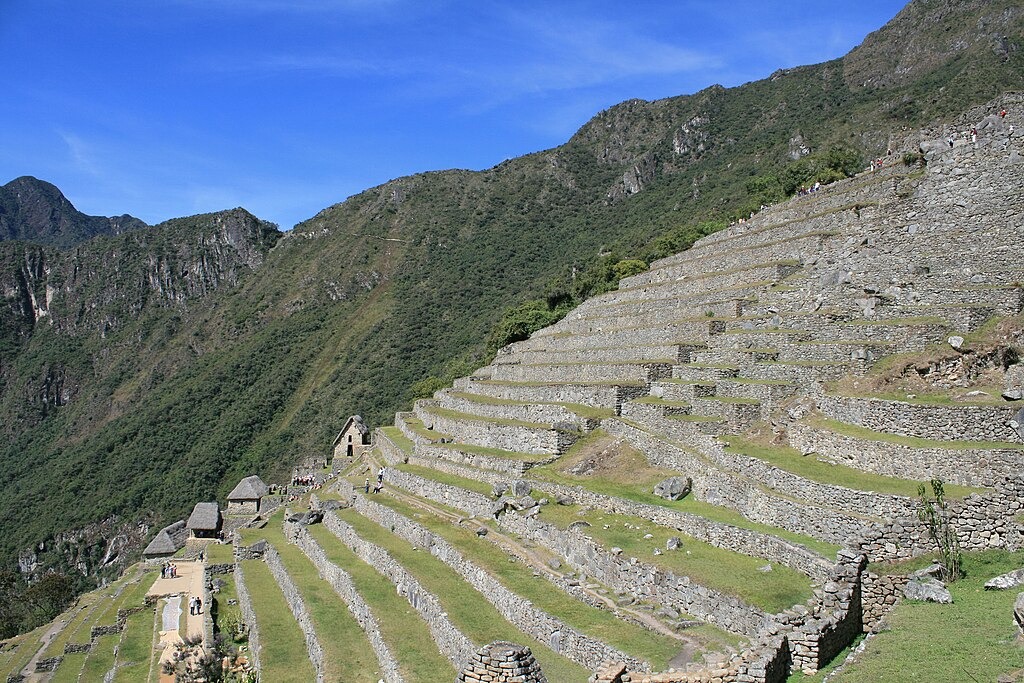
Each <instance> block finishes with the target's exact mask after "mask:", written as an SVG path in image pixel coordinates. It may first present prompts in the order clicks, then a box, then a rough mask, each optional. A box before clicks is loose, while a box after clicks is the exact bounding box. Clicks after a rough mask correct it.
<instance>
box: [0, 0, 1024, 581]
mask: <svg viewBox="0 0 1024 683" xmlns="http://www.w3.org/2000/svg"><path fill="white" fill-rule="evenodd" d="M1022 46H1024V7H1021V6H1020V4H1019V3H1017V2H1013V1H1011V0H991V1H983V0H968V1H963V2H956V1H953V0H913V1H912V2H911V3H910V4H909V5H907V7H906V8H905V9H904V10H903V11H902V12H900V14H899V15H897V16H896V17H895V18H894V19H893V20H892V21H891V22H890V23H889V24H887V25H886V26H885V27H883V28H881V29H880V30H879V31H877V32H875V33H873V34H871V35H869V36H868V37H867V38H866V39H865V40H864V42H863V43H862V44H861V45H860V46H859V47H857V48H856V49H854V50H853V51H852V52H851V53H850V54H848V55H847V56H846V57H843V58H841V59H837V60H833V61H829V62H825V63H822V64H817V65H812V66H805V67H799V68H795V69H786V70H781V71H778V72H776V73H774V74H772V75H771V76H770V77H768V78H766V79H764V80H760V81H756V82H752V83H748V84H745V85H743V86H740V87H737V88H729V89H727V88H723V87H721V86H711V87H709V88H707V89H705V90H702V91H700V92H698V93H695V94H692V95H684V96H680V97H673V98H668V99H664V100H658V101H654V102H648V101H643V100H630V101H627V102H623V103H622V104H619V105H617V106H615V107H612V108H610V109H608V110H606V111H603V112H600V113H598V114H597V115H595V116H594V118H593V119H591V120H590V121H589V122H588V123H587V124H586V125H584V126H583V127H582V128H581V129H580V130H579V131H578V132H577V133H576V134H575V135H574V136H573V137H572V138H571V139H570V140H568V141H567V142H566V143H565V144H563V145H561V146H559V147H557V148H554V149H550V150H545V151H541V152H537V153H534V154H530V155H526V156H523V157H519V158H516V159H511V160H508V161H505V162H502V163H501V164H499V165H497V166H495V167H493V168H491V169H488V170H485V171H480V172H470V171H462V170H448V171H439V172H429V173H421V174H416V175H413V176H408V177H404V178H399V179H396V180H393V181H390V182H388V183H386V184H384V185H381V186H379V187H375V188H371V189H368V190H366V191H364V192H362V193H360V194H357V195H355V196H353V197H351V198H349V199H347V200H346V201H344V202H341V203H339V204H336V205H334V206H331V207H327V208H325V209H324V210H323V211H321V212H320V213H318V214H317V215H316V216H314V217H312V218H310V219H309V220H307V221H305V222H303V223H300V224H299V225H297V226H295V228H294V229H293V230H291V231H289V232H286V233H282V232H280V231H279V230H278V229H277V227H276V226H274V225H273V224H271V223H268V222H266V221H262V220H260V219H259V218H257V217H255V216H253V215H251V214H250V213H248V212H247V211H245V210H244V209H241V208H236V209H231V210H228V211H222V212H218V213H213V214H204V215H199V216H191V217H187V218H176V219H172V220H168V221H165V222H163V223H160V224H158V225H154V226H148V225H146V224H144V223H143V222H142V221H140V220H138V219H135V218H133V217H131V216H127V215H125V216H120V217H117V218H104V217H91V216H85V215H84V214H82V213H80V212H78V211H77V210H76V209H75V208H74V207H73V206H72V205H71V204H70V202H68V200H67V199H66V198H64V197H63V195H62V194H61V193H60V191H59V190H57V188H55V187H54V186H53V185H50V184H48V183H45V182H43V181H40V180H37V179H34V178H29V177H22V178H18V179H16V180H13V181H11V182H10V183H8V184H7V185H5V186H3V187H0V239H2V241H0V292H2V300H0V409H2V410H3V411H4V416H5V418H4V420H3V423H2V424H3V426H2V429H3V435H4V437H5V438H4V440H3V444H2V445H0V529H2V531H3V533H2V534H0V565H2V566H5V567H7V568H11V569H13V568H15V567H17V569H18V570H19V573H20V575H21V576H22V577H32V576H39V575H41V574H42V573H45V572H47V571H51V570H53V571H57V572H60V573H65V574H67V575H68V576H71V577H73V578H74V581H75V582H76V584H77V587H78V588H81V587H84V586H85V585H87V584H88V583H89V582H91V581H94V580H95V579H96V578H97V577H99V576H107V575H111V574H114V573H116V572H117V571H118V570H119V569H120V568H121V567H122V566H123V565H124V563H125V562H127V561H128V560H129V559H131V558H132V556H133V554H134V553H136V552H137V550H138V548H139V547H140V546H141V545H142V544H143V542H144V541H145V539H146V538H147V535H149V534H150V533H151V530H152V529H153V528H158V527H159V526H161V525H162V524H164V523H167V522H169V521H172V520H174V519H178V518H180V517H181V516H182V515H183V514H185V513H186V512H187V510H188V508H190V507H191V505H192V504H193V503H194V502H195V501H197V500H204V499H213V498H223V496H224V494H225V493H226V492H227V491H228V490H229V489H230V488H231V487H232V486H233V485H234V483H235V482H237V480H238V479H239V478H241V477H242V476H245V475H248V474H253V473H257V474H260V475H261V476H263V477H264V479H267V480H268V481H273V480H275V479H282V478H286V477H287V476H288V472H289V471H290V470H291V468H292V467H293V466H294V465H295V464H296V463H298V462H300V461H302V460H303V459H306V458H310V457H317V456H320V457H322V456H323V455H324V454H325V453H326V451H327V450H328V449H329V448H330V444H331V440H332V439H333V437H334V435H335V433H336V432H337V431H338V430H339V429H340V427H341V426H342V424H343V423H344V421H345V420H346V418H348V416H350V415H352V414H361V415H363V416H364V417H365V418H366V420H367V422H368V423H370V424H371V425H380V424H386V423H388V422H390V418H391V415H392V414H393V413H394V412H395V411H396V410H398V409H401V408H403V407H405V406H407V405H408V404H409V402H410V401H411V400H412V399H414V398H416V397H418V396H421V395H425V394H429V393H430V391H431V390H432V389H433V388H436V386H437V385H438V384H440V383H447V381H449V380H450V379H452V378H453V377H456V376H459V375H464V374H467V372H468V371H470V370H472V369H473V368H474V367H476V366H478V365H481V364H483V363H486V362H487V360H489V357H488V339H489V337H490V336H491V335H492V333H494V332H495V330H496V327H497V326H499V323H500V322H501V321H502V320H503V315H504V316H505V318H504V319H505V320H508V319H509V312H510V310H511V311H512V315H513V318H514V315H515V311H516V310H519V311H524V310H525V311H532V312H533V313H536V314H537V316H538V317H539V319H540V320H539V324H543V323H545V322H550V321H551V320H552V319H553V316H557V315H559V314H560V311H564V310H566V309H567V308H568V307H570V306H571V305H572V304H574V303H576V302H578V301H579V300H580V299H581V298H584V297H586V296H588V295H589V294H592V293H594V292H596V291H600V290H601V289H603V288H608V287H614V285H615V282H616V278H617V277H618V276H619V275H621V274H629V272H630V271H629V270H628V268H620V269H619V270H618V271H616V268H615V267H616V266H617V265H619V264H622V263H624V262H628V261H636V260H639V261H642V262H649V261H650V260H652V259H653V258H656V257H660V256H664V255H666V254H667V253H670V252H672V251H676V250H680V249H683V248H685V247H687V246H688V244H689V243H692V241H693V240H694V239H696V238H697V237H699V236H700V235H702V234H705V233H706V232H708V231H709V230H712V229H714V228H715V227H718V226H721V225H725V224H727V223H728V222H729V221H730V220H733V219H736V218H739V217H742V216H745V215H747V214H749V212H751V211H754V210H756V209H757V208H759V207H760V206H761V205H762V204H766V203H772V202H774V201H777V200H779V199H782V198H783V197H785V196H786V195H787V194H789V193H792V191H793V190H794V189H796V188H797V187H799V186H800V185H802V184H804V183H809V182H814V181H815V180H816V179H822V180H825V181H827V180H829V179H832V178H835V177H837V176H838V177H842V175H844V174H849V173H851V172H853V171H854V170H858V169H859V168H862V167H863V166H864V164H866V163H867V160H868V159H870V158H875V157H878V156H882V155H885V154H886V152H887V150H888V149H889V147H890V144H891V142H892V141H893V140H894V139H895V138H898V137H899V136H900V135H901V133H903V132H904V131H906V130H908V129H909V128H910V127H921V126H927V125H938V124H939V123H940V122H942V121H945V120H948V119H949V118H950V117H952V116H953V115H955V114H957V113H959V112H962V111H964V110H966V109H967V108H968V107H971V106H974V105H978V104H981V103H983V102H986V101H989V100H990V99H991V98H993V97H995V96H996V95H998V94H999V93H1002V92H1006V91H1011V90H1022V89H1024V51H1022V49H1021V48H1022ZM641 265H642V264H641ZM524 306H525V307H526V308H524ZM531 306H532V308H531ZM539 324H538V325H535V326H539ZM526 331H529V330H528V329H527V330H526ZM497 332H498V334H497V335H496V337H495V339H497V340H498V341H497V342H493V343H492V344H491V345H490V348H491V350H493V347H494V345H495V343H500V342H501V341H507V340H508V339H509V337H508V336H502V335H501V334H500V332H501V330H500V328H499V329H498V330H497ZM519 333H520V334H522V330H520V331H519Z"/></svg>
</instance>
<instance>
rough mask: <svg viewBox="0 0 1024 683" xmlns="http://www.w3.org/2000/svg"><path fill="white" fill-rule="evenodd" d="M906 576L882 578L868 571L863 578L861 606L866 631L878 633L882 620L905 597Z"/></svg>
mask: <svg viewBox="0 0 1024 683" xmlns="http://www.w3.org/2000/svg"><path fill="white" fill-rule="evenodd" d="M907 581H909V578H908V577H906V576H900V575H894V576H880V575H878V574H873V573H872V572H869V571H866V572H864V574H863V576H862V577H861V606H862V609H863V617H862V620H863V626H864V631H866V632H872V631H877V630H878V628H879V627H880V626H881V623H882V619H883V617H885V615H886V614H888V613H889V612H890V611H891V610H892V608H893V607H895V606H896V603H897V602H899V601H900V599H901V598H902V597H903V589H904V588H905V587H906V585H907Z"/></svg>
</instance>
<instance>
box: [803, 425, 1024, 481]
mask: <svg viewBox="0 0 1024 683" xmlns="http://www.w3.org/2000/svg"><path fill="white" fill-rule="evenodd" d="M787 432H788V434H789V443H790V445H791V446H792V447H793V448H796V449H797V450H800V451H801V452H804V453H817V454H818V455H820V456H822V457H823V458H827V459H828V460H832V461H833V462H837V463H839V464H842V465H847V466H849V467H855V468H857V469H861V470H867V471H868V472H875V473H877V474H883V475H886V476H890V477H901V478H904V479H918V480H922V481H924V480H928V479H941V480H942V481H946V482H951V483H954V484H960V485H963V486H992V485H994V484H995V482H997V481H999V480H1001V479H1003V478H1005V477H1009V476H1014V475H1017V474H1018V473H1020V472H1024V449H1005V448H994V449H976V448H963V449H959V448H916V447H913V446H905V445H903V444H899V443H893V442H889V441H872V440H870V439H859V438H855V437H852V436H846V435H844V434H839V433H837V432H833V431H830V430H827V429H819V428H816V427H814V426H811V425H807V424H804V423H801V422H794V423H791V424H790V425H788V427H787Z"/></svg>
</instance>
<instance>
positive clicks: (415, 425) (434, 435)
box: [396, 417, 550, 462]
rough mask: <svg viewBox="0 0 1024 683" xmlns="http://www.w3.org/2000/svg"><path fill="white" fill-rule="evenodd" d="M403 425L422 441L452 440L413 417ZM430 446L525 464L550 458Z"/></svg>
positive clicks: (461, 445) (472, 446)
mask: <svg viewBox="0 0 1024 683" xmlns="http://www.w3.org/2000/svg"><path fill="white" fill-rule="evenodd" d="M405 424H406V425H408V426H409V428H410V429H412V431H413V432H415V433H416V434H417V435H419V436H422V437H423V438H424V439H429V440H431V441H437V440H438V439H451V438H452V437H451V436H449V435H447V434H444V433H442V432H438V431H436V430H433V429H427V428H426V427H425V426H424V425H423V420H420V419H418V418H415V417H409V418H406V419H405ZM396 429H397V428H396ZM399 433H400V434H401V431H399ZM402 437H403V438H405V440H406V441H409V440H408V438H406V437H405V435H404V434H403V435H402ZM409 443H410V444H411V443H412V442H411V441H409ZM431 445H433V446H434V447H436V448H447V449H449V450H453V451H462V452H463V453H472V454H475V455H485V456H488V457H491V458H504V459H506V460H524V461H526V462H535V461H537V460H544V459H546V458H548V457H550V456H548V455H545V454H537V453H520V452H518V451H505V450H502V449H500V448H489V447H487V446H477V445H475V444H467V443H434V444H431Z"/></svg>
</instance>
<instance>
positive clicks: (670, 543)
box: [665, 536, 683, 550]
mask: <svg viewBox="0 0 1024 683" xmlns="http://www.w3.org/2000/svg"><path fill="white" fill-rule="evenodd" d="M682 547H683V541H682V539H680V538H679V537H678V536H672V537H671V538H669V539H668V540H667V541H665V550H679V549H680V548H682Z"/></svg>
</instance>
